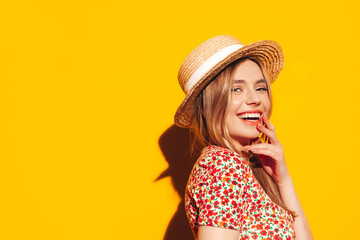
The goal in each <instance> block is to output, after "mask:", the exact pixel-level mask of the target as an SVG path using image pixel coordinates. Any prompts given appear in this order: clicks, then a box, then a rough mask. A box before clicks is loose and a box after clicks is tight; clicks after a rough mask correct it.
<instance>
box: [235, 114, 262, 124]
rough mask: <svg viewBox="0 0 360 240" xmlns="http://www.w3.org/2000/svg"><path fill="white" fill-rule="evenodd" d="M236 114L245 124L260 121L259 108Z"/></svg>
mask: <svg viewBox="0 0 360 240" xmlns="http://www.w3.org/2000/svg"><path fill="white" fill-rule="evenodd" d="M237 116H238V117H239V118H240V120H242V121H243V122H244V123H245V124H248V125H254V126H256V125H257V124H258V123H261V117H262V111H260V110H252V111H246V112H242V113H239V114H237Z"/></svg>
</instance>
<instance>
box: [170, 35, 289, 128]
mask: <svg viewBox="0 0 360 240" xmlns="http://www.w3.org/2000/svg"><path fill="white" fill-rule="evenodd" d="M234 44H242V43H241V42H240V41H239V40H238V39H236V38H234V37H233V36H229V35H220V36H216V37H213V38H211V39H209V40H207V41H205V42H203V43H202V44H200V45H199V46H198V47H197V48H195V49H194V50H193V51H192V52H191V53H190V54H189V55H188V56H187V58H186V59H185V60H184V62H183V63H182V65H181V67H180V70H179V74H178V81H179V84H180V86H181V88H182V89H183V91H184V92H185V85H186V83H187V82H188V80H189V79H190V77H191V76H192V75H193V74H194V72H195V71H196V70H197V69H198V68H199V66H200V65H201V64H202V63H203V62H204V61H206V60H207V59H208V58H209V57H211V56H212V55H213V54H215V53H216V52H218V51H219V50H221V49H223V48H225V47H227V46H230V45H234ZM242 45H243V44H242ZM240 58H251V59H254V60H255V61H257V62H258V63H259V64H260V66H261V69H262V70H263V72H264V74H265V75H266V77H267V79H268V80H269V82H270V83H273V82H274V81H275V79H276V78H277V77H278V75H279V74H280V72H281V69H282V68H283V65H284V55H283V52H282V49H281V47H280V45H279V44H278V43H276V42H274V41H271V40H262V41H258V42H255V43H250V44H247V45H244V46H243V47H242V48H240V49H238V50H237V51H235V52H233V53H231V54H230V55H228V56H227V57H226V58H225V59H223V60H221V61H219V62H217V64H216V65H215V66H214V67H213V68H211V69H210V70H209V71H207V72H206V73H205V74H204V75H203V76H202V77H201V78H200V79H199V80H198V81H197V82H196V83H195V84H194V85H193V86H192V88H191V89H190V90H189V91H188V92H187V93H186V92H185V94H186V96H185V99H184V100H183V102H182V103H181V105H180V106H179V108H178V109H177V111H176V114H175V117H174V121H175V124H176V125H177V126H179V127H183V128H189V127H191V121H190V116H191V112H192V108H193V104H194V101H195V99H196V97H197V96H198V95H199V94H200V92H201V91H202V90H203V89H204V88H205V87H206V85H207V84H208V83H209V82H210V81H211V80H212V79H214V77H216V75H218V74H219V73H220V72H221V71H222V70H224V69H225V68H226V67H227V66H228V65H229V64H231V63H232V62H234V61H236V60H238V59H240Z"/></svg>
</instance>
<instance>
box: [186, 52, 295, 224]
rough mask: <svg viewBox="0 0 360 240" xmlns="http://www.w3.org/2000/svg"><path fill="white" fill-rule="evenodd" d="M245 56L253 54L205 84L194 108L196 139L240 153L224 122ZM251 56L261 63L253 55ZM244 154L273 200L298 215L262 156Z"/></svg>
mask: <svg viewBox="0 0 360 240" xmlns="http://www.w3.org/2000/svg"><path fill="white" fill-rule="evenodd" d="M245 59H250V58H243V59H239V60H238V61H235V62H233V63H232V64H230V65H229V66H228V67H227V68H226V69H225V70H223V71H222V72H221V73H220V74H219V75H217V77H215V79H214V80H213V81H211V82H210V83H209V84H208V85H207V86H206V87H205V89H204V90H203V91H202V92H201V93H200V95H199V96H198V97H197V99H196V101H195V104H194V108H193V112H192V128H191V129H192V132H193V133H194V134H195V136H196V137H197V140H198V141H199V142H200V144H201V145H203V146H209V145H217V146H222V147H227V148H229V147H230V148H231V149H232V150H234V151H235V152H237V153H238V154H240V155H244V154H241V150H240V149H238V148H237V147H236V145H235V144H234V142H233V140H232V138H231V137H230V135H229V133H228V130H227V128H226V125H225V115H226V111H227V106H228V103H229V101H230V97H231V91H230V90H231V87H232V84H233V82H232V81H233V74H234V72H235V69H236V66H237V64H238V63H240V62H242V61H244V60H245ZM250 60H252V61H253V62H255V63H256V64H258V63H257V62H256V61H255V60H254V59H250ZM258 65H259V64H258ZM259 67H260V65H259ZM260 68H261V67H260ZM264 76H265V75H264ZM265 78H266V76H265ZM267 85H268V87H267V89H268V95H269V98H270V106H271V107H270V111H269V115H270V114H271V109H272V97H271V89H270V86H269V84H268V81H267ZM225 139H226V140H225ZM225 141H226V142H225ZM194 145H195V144H194ZM228 145H230V146H228ZM245 157H246V158H247V159H248V160H249V161H248V163H249V166H250V168H251V170H252V172H253V173H254V175H255V178H256V179H257V180H258V182H259V183H260V185H261V186H262V188H263V189H264V191H265V192H266V194H267V195H268V196H269V197H270V198H271V200H272V201H273V202H274V203H276V204H277V205H279V206H280V207H282V208H284V209H285V210H287V211H288V212H290V214H291V215H292V216H293V217H295V216H296V215H295V212H293V211H290V210H289V209H287V208H286V206H285V204H284V203H283V201H282V199H281V196H280V193H279V190H278V188H277V185H276V183H275V182H274V180H273V178H272V177H271V176H270V175H269V174H268V173H267V172H266V171H265V169H264V168H263V166H262V164H261V162H260V159H259V157H258V156H257V155H255V154H252V155H251V156H250V155H249V156H245Z"/></svg>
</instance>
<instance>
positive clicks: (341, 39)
mask: <svg viewBox="0 0 360 240" xmlns="http://www.w3.org/2000/svg"><path fill="white" fill-rule="evenodd" d="M356 2H357V1H355V0H352V1H348V0H344V1H313V0H304V1H295V2H294V1H288V0H287V1H285V0H278V1H266V0H259V1H239V0H235V1H212V2H209V1H192V0H183V1H176V2H174V1H141V2H136V1H135V2H133V3H130V1H128V2H126V3H125V2H124V1H110V0H103V1H89V0H88V1H73V0H71V1H70V0H61V1H60V0H59V1H36V0H34V1H2V2H1V3H0V141H1V142H0V239H4V240H12V239H36V240H41V239H46V240H48V239H55V240H57V239H66V240H67V239H74V240H75V239H76V240H78V239H87V240H90V239H156V240H158V239H163V237H164V234H165V231H166V229H167V227H168V225H169V221H170V220H171V218H172V216H173V215H174V213H175V211H176V210H177V206H178V203H179V201H180V200H181V197H180V196H179V195H178V193H177V191H176V190H175V189H174V188H173V187H172V183H171V180H170V178H169V177H165V178H163V179H161V180H158V181H155V179H157V178H158V176H159V175H160V174H161V173H162V172H163V171H164V170H165V169H166V168H167V167H168V163H167V161H166V160H165V158H164V156H163V154H162V152H161V150H160V147H159V144H158V141H159V138H160V136H161V135H162V134H163V133H164V132H165V131H166V130H167V129H168V128H169V127H171V125H172V124H173V115H174V112H175V110H176V108H177V106H178V105H179V104H180V102H181V101H182V99H183V93H182V91H181V89H180V87H179V86H178V84H177V79H176V76H177V71H178V68H179V66H180V64H181V62H182V61H183V60H184V58H185V57H186V56H187V54H188V53H190V51H191V50H192V49H193V48H194V47H196V46H197V45H198V44H200V43H201V42H202V41H204V40H206V39H208V38H210V37H213V36H215V35H218V34H230V35H234V36H236V37H238V38H239V39H241V40H242V41H243V42H244V43H250V42H254V41H257V40H261V39H273V40H276V41H278V42H279V43H280V44H281V45H282V47H283V50H284V52H285V68H284V70H283V72H282V73H281V75H280V77H279V79H278V80H277V81H276V82H275V84H274V85H273V92H274V111H273V116H272V122H273V123H274V125H275V126H276V129H277V134H278V137H279V139H280V140H281V142H282V143H283V145H284V149H285V153H286V158H287V161H288V166H289V169H290V171H291V174H292V177H293V179H294V181H295V184H296V188H297V192H298V194H299V196H300V199H301V202H302V204H303V207H304V209H305V211H306V213H307V216H308V219H309V222H310V224H311V228H312V230H313V233H314V236H315V238H316V239H318V240H321V239H354V234H355V235H357V233H356V229H357V227H358V223H359V220H358V216H359V214H360V211H359V207H358V206H357V203H358V195H359V193H358V192H359V191H358V185H359V179H358V175H359V173H358V172H359V171H358V168H359V167H360V163H359V157H358V152H357V150H358V148H359V147H358V143H359V136H360V131H359V126H358V125H359V124H358V122H359V120H358V118H359V116H360V108H359V103H360V77H359V71H358V70H359V67H360V64H359V55H360V45H359V40H360V39H359V36H360V34H359V30H360V29H359V26H360V25H359V24H360V20H359V10H360V9H359V6H358V5H357V3H356ZM169 131H170V132H171V131H175V132H176V131H180V130H179V129H176V128H171V129H170V130H169ZM180 132H181V133H182V134H183V133H184V132H182V131H180ZM165 135H166V134H165ZM170 139H172V138H171V137H170ZM172 140H174V139H172ZM182 140H185V139H182ZM172 144H173V143H172ZM175 144H176V143H175ZM165 145H166V139H165ZM175 148H176V146H175ZM172 159H173V158H172ZM178 159H179V158H178ZM180 160H181V159H180ZM173 164H175V165H176V163H173ZM180 165H181V164H180ZM182 167H183V168H181V167H179V168H176V170H178V171H175V173H174V174H176V173H177V175H176V176H177V178H178V179H180V180H176V179H175V180H176V181H182V182H181V184H182V183H183V181H184V179H183V178H182V177H181V171H184V172H186V167H184V165H182ZM179 172H180V174H179ZM176 231H177V232H176ZM180 232H181V231H180V230H179V229H177V230H175V231H170V233H171V234H174V233H177V234H180ZM170 233H169V234H170ZM168 236H170V235H168ZM174 239H175V238H171V239H170V237H168V240H174Z"/></svg>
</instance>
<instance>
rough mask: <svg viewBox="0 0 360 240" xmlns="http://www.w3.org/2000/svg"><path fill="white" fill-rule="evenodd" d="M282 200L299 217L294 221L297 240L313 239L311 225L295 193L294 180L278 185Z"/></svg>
mask: <svg viewBox="0 0 360 240" xmlns="http://www.w3.org/2000/svg"><path fill="white" fill-rule="evenodd" d="M278 188H279V192H280V195H281V199H282V201H283V202H284V204H285V206H286V207H287V208H288V209H289V210H292V211H295V214H296V215H297V216H296V217H295V219H294V229H295V235H296V240H310V239H313V236H312V233H311V230H310V226H309V223H308V221H307V219H306V216H305V212H304V210H303V208H302V207H301V204H300V201H299V198H298V196H297V194H296V192H295V187H294V184H293V181H292V179H291V178H290V177H289V180H288V181H286V182H284V183H281V184H278Z"/></svg>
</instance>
